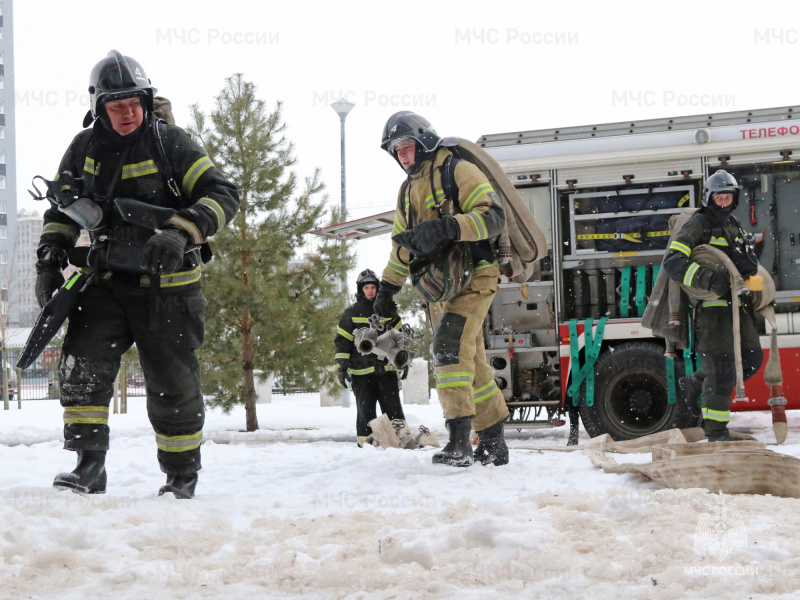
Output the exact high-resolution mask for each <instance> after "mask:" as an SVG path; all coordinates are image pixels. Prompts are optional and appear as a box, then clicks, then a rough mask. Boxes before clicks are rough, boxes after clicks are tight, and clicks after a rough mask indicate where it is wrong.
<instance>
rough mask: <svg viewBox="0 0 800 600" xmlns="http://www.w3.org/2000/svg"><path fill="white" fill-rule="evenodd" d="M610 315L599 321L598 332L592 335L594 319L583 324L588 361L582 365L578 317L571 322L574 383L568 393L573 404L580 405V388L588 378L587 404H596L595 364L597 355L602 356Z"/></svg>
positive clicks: (570, 339)
mask: <svg viewBox="0 0 800 600" xmlns="http://www.w3.org/2000/svg"><path fill="white" fill-rule="evenodd" d="M607 321H608V317H603V318H602V319H600V320H599V321H597V333H596V334H595V335H594V336H593V335H592V324H593V322H594V319H586V322H585V323H584V326H583V335H584V340H585V344H584V355H585V357H586V362H585V363H584V364H583V366H580V364H579V361H580V353H579V350H578V326H577V320H576V319H570V322H569V344H570V354H571V357H572V384H571V385H570V386H569V389H567V395H568V396H570V397H571V398H572V405H573V406H578V402H579V401H580V390H581V385H582V384H583V382H584V380H586V406H594V365H595V363H596V362H597V357H598V356H600V347H601V346H602V345H603V333H604V331H605V328H606V322H607Z"/></svg>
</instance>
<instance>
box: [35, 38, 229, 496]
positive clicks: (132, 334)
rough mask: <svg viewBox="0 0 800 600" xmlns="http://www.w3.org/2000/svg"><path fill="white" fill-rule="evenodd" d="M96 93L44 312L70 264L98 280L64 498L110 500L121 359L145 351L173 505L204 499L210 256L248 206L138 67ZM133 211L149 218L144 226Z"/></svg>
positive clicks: (72, 358) (65, 392) (42, 294)
mask: <svg viewBox="0 0 800 600" xmlns="http://www.w3.org/2000/svg"><path fill="white" fill-rule="evenodd" d="M89 93H90V98H91V110H90V112H89V113H88V114H87V116H86V120H85V121H84V126H85V127H86V126H88V125H89V124H91V123H92V122H93V123H94V125H93V126H92V127H91V128H89V129H85V130H84V131H82V132H80V133H79V134H78V135H77V136H76V137H75V139H74V140H73V141H72V143H71V144H70V146H69V148H68V149H67V151H66V153H65V154H64V157H63V159H62V160H61V164H60V166H59V169H58V174H59V178H58V183H59V185H58V186H54V188H50V189H51V190H52V189H56V190H58V189H61V190H62V191H63V193H61V194H59V193H53V192H52V191H51V192H50V193H49V194H48V199H49V200H50V203H51V207H50V208H49V209H48V210H47V211H46V212H45V214H44V228H43V230H42V235H41V238H40V241H39V248H38V252H37V254H38V259H39V260H38V262H37V263H36V272H37V280H36V295H37V300H38V301H39V304H40V305H43V304H44V303H46V302H47V301H48V300H49V299H50V297H51V296H52V294H53V292H55V291H56V289H57V288H58V287H59V286H60V285H61V284H62V283H63V282H64V278H63V276H62V274H61V270H62V269H63V268H64V267H66V265H67V261H68V259H69V262H71V263H72V264H74V265H76V266H79V267H81V268H82V269H83V270H84V272H86V273H93V277H92V283H91V285H89V287H88V288H87V289H86V290H85V291H84V292H83V293H82V295H81V297H80V301H79V306H78V308H77V309H76V310H75V311H74V312H73V313H72V314H71V316H70V319H69V326H68V329H67V334H66V337H65V339H64V345H63V349H62V354H61V363H60V365H59V380H60V384H61V405H62V406H63V407H64V447H65V448H66V449H68V450H75V451H77V455H78V465H77V467H76V468H75V470H74V471H72V472H71V473H61V474H59V475H58V476H57V477H56V478H55V481H54V482H53V485H54V486H55V487H60V488H70V489H73V490H74V491H77V492H82V493H103V492H105V488H106V471H105V457H106V451H107V450H108V447H109V427H108V407H109V402H110V400H111V396H112V392H113V387H114V379H115V377H116V376H117V373H118V371H119V367H120V357H121V356H122V354H123V353H124V352H125V351H127V350H128V349H129V348H130V347H131V345H132V344H133V343H136V346H137V348H138V351H139V360H140V362H141V365H142V370H143V371H144V376H145V380H146V388H147V414H148V416H149V418H150V422H151V423H152V425H153V429H154V430H155V437H156V445H157V448H158V451H157V456H158V462H159V466H160V467H161V470H162V471H163V472H164V473H166V475H167V483H166V485H165V486H163V487H162V488H161V489H160V490H159V495H160V494H164V493H167V492H171V493H173V494H174V495H175V496H176V497H178V498H191V497H192V496H193V495H194V491H195V485H196V483H197V472H198V471H199V470H200V467H201V464H200V444H201V443H202V439H203V438H202V431H203V419H204V407H203V396H202V394H201V392H200V370H199V363H198V360H197V358H196V356H195V350H196V349H197V348H199V347H200V345H201V344H202V342H203V334H204V317H203V310H204V307H205V304H206V302H205V299H204V298H203V295H202V292H201V280H200V279H201V271H200V269H201V266H202V262H203V260H202V259H201V254H202V255H203V257H205V258H208V254H207V253H206V251H205V250H202V251H201V249H202V248H203V246H204V244H205V240H206V238H207V237H209V236H212V235H214V233H215V232H216V231H218V230H219V229H220V228H222V227H224V226H225V224H226V223H227V222H229V221H230V220H231V219H232V218H233V217H234V216H235V215H236V212H237V210H238V207H239V198H238V192H237V190H236V188H235V187H234V186H233V184H231V183H230V182H229V181H227V180H226V179H225V178H224V177H223V176H222V175H221V174H220V172H219V171H217V169H215V168H214V165H213V164H212V163H211V161H210V160H209V158H208V156H207V155H206V153H205V152H204V151H203V150H202V149H201V148H200V147H199V146H198V145H197V144H196V143H195V142H193V141H192V140H191V138H189V136H188V135H187V134H186V133H185V132H184V131H183V130H182V129H180V128H179V127H175V126H171V125H166V124H165V123H163V122H158V120H157V119H156V118H155V117H154V115H153V98H154V95H155V89H154V88H153V87H152V86H151V85H150V81H149V79H148V78H147V75H146V74H145V71H144V69H143V68H142V66H141V65H140V64H139V63H138V62H137V61H135V60H133V59H132V58H130V57H126V56H123V55H121V54H120V53H119V52H117V51H114V50H112V51H111V52H109V54H108V56H107V57H106V58H104V59H103V60H101V61H100V62H99V63H97V65H95V67H94V69H93V70H92V73H91V76H90V87H89ZM123 199H124V200H123ZM136 201H139V202H136ZM119 202H127V203H128V205H127V206H128V207H129V208H130V206H136V207H137V209H136V211H138V213H139V214H138V220H136V219H133V221H134V222H132V216H131V215H132V212H136V211H132V210H129V209H126V210H121V209H120V206H121V204H119ZM158 209H160V210H161V211H162V213H163V211H164V210H166V212H167V214H168V215H170V214H172V216H171V217H170V218H169V220H168V221H167V222H166V223H160V224H159V223H158V218H159V217H158V216H157V214H156V213H157V210H158ZM170 209H172V210H170ZM173 213H174V214H173ZM162 216H163V214H162ZM148 222H151V226H150V227H145V226H144V225H146V224H147V223H148ZM152 225H158V226H152ZM82 229H86V230H89V235H90V238H91V242H92V243H91V250H90V251H89V252H88V255H87V253H86V252H85V250H86V249H85V248H83V249H81V248H74V246H75V243H76V240H77V239H78V236H79V234H80V231H81V230H82ZM206 248H207V246H206ZM81 250H84V251H83V252H81ZM122 385H125V382H123V383H122Z"/></svg>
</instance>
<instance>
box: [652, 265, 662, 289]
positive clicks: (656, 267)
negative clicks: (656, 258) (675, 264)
mask: <svg viewBox="0 0 800 600" xmlns="http://www.w3.org/2000/svg"><path fill="white" fill-rule="evenodd" d="M660 270H661V265H653V287H656V279H658V272H659V271H660Z"/></svg>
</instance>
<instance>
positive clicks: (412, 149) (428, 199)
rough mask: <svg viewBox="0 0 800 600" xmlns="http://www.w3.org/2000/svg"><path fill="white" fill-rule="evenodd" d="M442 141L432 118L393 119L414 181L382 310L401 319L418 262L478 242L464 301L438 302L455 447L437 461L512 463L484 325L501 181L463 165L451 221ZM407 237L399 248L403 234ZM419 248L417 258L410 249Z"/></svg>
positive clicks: (401, 200) (439, 379)
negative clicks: (400, 296) (403, 295)
mask: <svg viewBox="0 0 800 600" xmlns="http://www.w3.org/2000/svg"><path fill="white" fill-rule="evenodd" d="M441 141H442V139H441V137H439V135H438V134H437V133H436V131H435V130H434V128H433V127H432V126H431V124H430V123H429V122H428V121H427V119H424V118H423V117H421V116H419V115H417V114H415V113H412V112H409V111H401V112H398V113H396V114H394V115H392V116H391V117H390V118H389V120H388V121H387V122H386V125H385V127H384V130H383V138H382V140H381V148H382V149H383V150H385V151H386V152H388V153H389V155H390V156H391V157H392V158H394V159H395V160H396V161H397V162H398V164H399V165H400V167H401V168H402V169H403V170H404V171H405V173H406V175H407V179H406V182H405V183H404V184H403V185H402V187H401V189H400V193H399V194H398V198H397V209H396V211H395V219H394V228H393V234H394V235H395V239H393V242H392V252H391V255H390V258H389V263H388V265H387V267H386V268H385V269H384V271H383V277H382V280H381V284H380V288H379V289H378V295H377V297H376V298H375V312H376V313H377V314H379V315H381V316H383V317H391V316H393V315H394V314H396V310H397V307H396V305H395V303H394V301H393V300H392V297H393V296H394V295H395V294H397V293H398V292H399V291H400V289H401V287H402V286H403V284H404V283H405V281H406V279H407V278H408V277H409V274H410V271H409V262H410V260H411V258H412V255H413V256H414V257H431V256H437V255H441V254H442V253H444V252H447V251H448V249H449V248H450V246H451V245H452V244H453V243H454V242H456V241H463V242H469V243H470V249H471V256H472V261H473V276H472V279H471V281H470V283H469V284H468V286H467V288H466V289H464V290H463V291H462V292H461V293H459V295H457V296H456V297H454V298H452V299H450V300H448V301H446V302H431V303H429V305H428V315H429V317H430V321H431V324H432V326H433V329H434V339H433V361H434V372H435V374H436V389H437V392H438V395H439V401H440V402H441V405H442V410H443V412H444V417H445V425H446V427H447V430H448V433H449V435H450V441H449V442H448V443H447V445H446V446H445V447H444V448H443V449H442V451H440V452H437V453H435V454H434V455H433V462H434V463H439V464H447V465H450V466H456V467H467V466H469V465H471V464H473V462H474V460H476V459H477V460H479V461H480V462H481V463H483V464H495V465H503V464H506V463H508V447H507V446H506V443H505V436H504V431H503V421H504V420H505V418H506V417H507V416H508V408H507V407H506V404H505V400H504V399H503V395H502V392H501V391H500V389H499V388H498V387H497V385H496V384H495V380H494V376H493V373H492V370H491V367H489V364H488V361H487V360H486V351H485V346H484V341H483V321H484V319H485V318H486V314H487V313H488V311H489V306H490V305H491V303H492V300H493V299H494V296H495V292H496V291H497V288H498V280H499V275H500V269H499V267H498V264H497V261H496V260H495V257H494V254H493V252H492V250H491V248H490V247H489V242H488V240H491V239H492V238H495V237H497V236H498V235H499V234H500V232H501V231H502V228H503V224H504V219H505V217H504V214H503V209H502V206H501V204H500V201H499V199H498V198H497V196H496V194H495V192H494V190H493V189H492V186H491V184H490V183H489V181H488V180H487V178H486V177H485V176H484V175H483V173H482V172H481V171H480V169H479V168H478V167H477V166H475V165H474V164H472V163H470V162H468V161H465V160H464V161H460V162H458V163H457V164H456V167H455V172H454V178H455V183H456V185H457V187H458V196H457V204H458V210H455V211H454V212H455V213H457V214H448V215H446V216H443V215H442V213H441V212H440V207H441V206H442V205H443V204H445V203H446V204H456V203H453V202H450V201H449V200H446V196H447V194H446V192H445V191H444V190H443V184H442V181H443V180H442V168H443V166H444V163H445V161H446V160H447V159H448V157H452V153H451V152H450V151H449V150H448V149H447V148H444V147H440V144H441ZM398 235H399V236H404V242H405V245H404V246H403V247H401V246H399V245H398V243H397V241H396V238H397V236H398ZM409 247H411V248H413V252H410V251H409V249H408V248H409ZM473 426H474V428H475V431H476V432H477V433H478V437H479V439H480V443H479V445H478V448H477V450H476V452H475V454H474V455H473V451H472V445H471V444H470V441H469V434H470V430H471V428H472V427H473Z"/></svg>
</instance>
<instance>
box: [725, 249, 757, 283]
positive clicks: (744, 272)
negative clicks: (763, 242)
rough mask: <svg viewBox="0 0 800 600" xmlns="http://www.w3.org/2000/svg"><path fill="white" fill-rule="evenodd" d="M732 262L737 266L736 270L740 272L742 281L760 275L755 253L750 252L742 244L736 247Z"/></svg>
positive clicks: (732, 254)
mask: <svg viewBox="0 0 800 600" xmlns="http://www.w3.org/2000/svg"><path fill="white" fill-rule="evenodd" d="M731 260H732V261H733V264H734V265H736V270H737V271H739V275H741V276H742V279H747V278H748V277H750V276H751V275H755V274H756V273H758V259H757V258H756V256H755V252H748V251H747V248H744V247H743V246H742V245H740V244H736V246H735V247H734V249H733V252H732V253H731Z"/></svg>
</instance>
